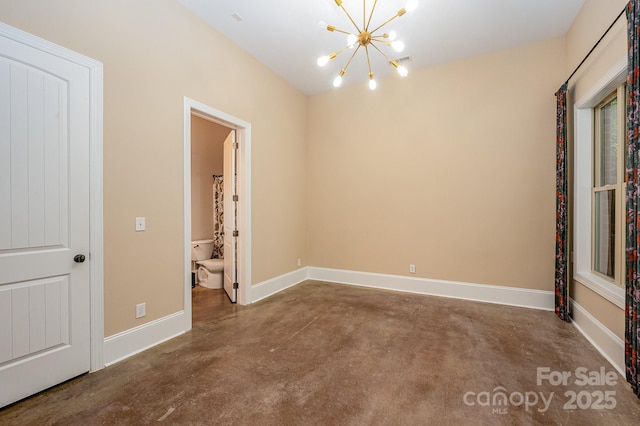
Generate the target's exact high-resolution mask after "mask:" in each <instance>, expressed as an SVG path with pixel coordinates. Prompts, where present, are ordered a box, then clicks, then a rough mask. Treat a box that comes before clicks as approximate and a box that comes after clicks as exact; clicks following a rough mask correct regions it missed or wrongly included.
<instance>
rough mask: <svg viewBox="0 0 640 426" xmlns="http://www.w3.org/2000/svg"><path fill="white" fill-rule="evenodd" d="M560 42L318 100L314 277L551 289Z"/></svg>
mask: <svg viewBox="0 0 640 426" xmlns="http://www.w3.org/2000/svg"><path fill="white" fill-rule="evenodd" d="M564 60H565V50H564V38H557V39H552V40H548V41H544V42H541V43H536V44H532V45H528V46H522V47H518V48H515V49H510V50H505V51H501V52H497V53H493V54H490V55H484V56H480V57H475V58H471V59H467V60H463V61H460V62H455V63H450V64H446V65H442V66H437V67H432V68H427V69H423V70H414V71H413V72H412V73H411V74H410V75H409V77H407V79H405V80H400V79H399V78H395V76H394V77H391V78H387V79H385V80H382V81H380V82H379V85H378V89H377V90H376V92H375V93H372V92H370V91H369V90H368V89H366V87H363V86H361V85H358V86H352V87H345V88H343V89H341V90H339V91H332V92H329V93H325V94H321V95H317V96H313V97H312V98H311V100H310V105H309V113H308V117H309V131H308V138H309V150H308V155H307V161H308V165H309V166H308V167H309V177H308V185H309V186H308V188H309V189H308V201H307V202H308V208H309V253H310V256H311V259H310V263H311V264H312V265H315V266H321V267H328V268H338V269H349V270H357V271H367V272H378V273H386V274H399V275H409V274H408V272H409V264H415V265H416V275H415V276H417V277H424V278H431V279H441V280H452V281H462V282H469V283H481V284H493V285H501V286H512V287H522V288H531V289H541V290H551V289H552V288H553V267H554V262H553V258H554V254H553V250H554V244H555V243H554V235H555V234H554V232H555V227H554V226H555V225H554V220H555V213H554V212H555V198H554V193H555V172H554V170H555V169H554V167H555V142H554V141H555V124H554V123H555V97H554V96H553V94H554V92H555V90H556V89H557V88H558V86H559V85H560V82H561V81H562V79H563V77H564V70H565V63H564Z"/></svg>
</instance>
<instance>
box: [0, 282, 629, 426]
mask: <svg viewBox="0 0 640 426" xmlns="http://www.w3.org/2000/svg"><path fill="white" fill-rule="evenodd" d="M544 367H547V368H548V372H549V376H545V377H551V378H555V377H556V376H559V375H560V374H561V372H569V373H570V374H571V375H570V376H569V377H567V380H566V384H563V383H556V384H555V385H554V384H552V383H550V381H549V380H547V379H543V380H542V382H541V383H540V384H538V383H537V372H538V368H544ZM578 368H584V372H585V373H586V375H587V376H588V377H590V378H591V380H592V383H591V384H586V385H581V382H582V377H581V375H580V374H579V373H581V372H582V371H583V370H578V375H576V369H578ZM601 369H603V370H604V373H605V376H606V372H613V371H615V370H614V369H613V368H612V367H611V366H610V365H609V363H608V362H607V361H606V360H605V359H604V358H603V357H602V356H601V355H600V354H599V353H598V352H597V351H596V350H595V349H593V347H592V346H591V345H590V344H589V343H588V342H587V341H586V340H585V338H584V337H583V336H582V335H580V334H579V333H578V332H577V331H576V329H575V328H574V327H573V326H572V325H570V324H567V323H564V322H562V321H560V320H558V319H557V318H556V317H555V316H554V314H553V313H551V312H541V311H535V310H530V309H522V308H512V307H506V306H499V305H490V304H482V303H475V302H468V301H459V300H451V299H443V298H435V297H428V296H421V295H412V294H405V293H396V292H390V291H381V290H372V289H366V288H359V287H352V286H344V285H336V284H328V283H320V282H313V281H309V282H306V283H303V284H300V285H298V286H295V287H293V288H291V289H288V290H286V291H284V292H282V293H279V294H277V295H275V296H273V297H271V298H269V299H267V300H264V301H262V302H259V303H257V304H255V305H253V306H249V307H242V306H236V305H231V304H230V303H228V301H227V299H226V296H225V295H224V294H223V293H222V292H221V291H220V290H205V289H201V288H198V289H196V290H194V327H193V330H192V331H191V332H189V333H187V334H184V335H182V336H180V337H177V338H175V339H172V340H171V341H169V342H166V343H164V344H161V345H159V346H156V347H154V348H152V349H150V350H148V351H146V352H144V353H141V354H139V355H136V356H134V357H131V358H129V359H127V360H125V361H122V362H120V363H118V364H116V365H113V366H111V367H108V368H105V369H103V370H101V371H98V372H96V373H93V374H87V375H84V376H81V377H79V378H76V379H74V380H71V381H69V382H66V383H63V384H61V385H59V386H56V387H54V388H52V389H50V390H47V391H45V392H42V393H40V394H38V395H35V396H33V397H31V398H28V399H26V400H23V401H21V402H19V403H16V404H14V405H12V406H9V407H7V408H5V409H3V410H0V424H2V425H42V424H62V425H88V424H91V425H103V424H104V425H106V424H108V425H118V424H121V425H131V424H135V425H137V424H147V423H156V422H158V421H160V422H164V423H169V424H247V425H258V424H259V425H276V424H278V425H300V424H304V425H308V424H319V425H327V424H329V425H337V424H344V425H365V424H389V425H411V424H420V425H431V424H433V425H485V424H486V425H502V424H505V425H514V424H517V425H535V424H544V425H547V424H553V425H638V424H640V401H639V400H638V399H637V398H636V397H635V396H634V395H633V393H632V392H631V390H630V388H629V386H628V385H627V384H626V382H625V380H624V378H623V377H622V376H620V375H618V374H617V373H616V374H614V373H610V377H609V378H608V380H609V382H608V383H598V382H597V380H599V378H600V376H601ZM614 381H615V383H612V382H614ZM2 385H5V384H2ZM501 395H506V400H503V399H501V398H500V396H501ZM574 395H575V397H576V398H575V401H574V400H573V399H574V398H573V396H574ZM494 396H495V397H496V398H494ZM542 398H544V400H543V399H542ZM524 401H528V403H527V402H524ZM545 401H546V402H545ZM501 403H504V404H502V405H501ZM572 404H573V405H575V409H571V405H572ZM598 406H602V407H603V408H600V409H597V407H598Z"/></svg>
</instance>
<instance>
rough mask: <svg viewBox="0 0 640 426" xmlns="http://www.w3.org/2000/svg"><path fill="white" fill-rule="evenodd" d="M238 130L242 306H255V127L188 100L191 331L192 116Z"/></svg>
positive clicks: (186, 255)
mask: <svg viewBox="0 0 640 426" xmlns="http://www.w3.org/2000/svg"><path fill="white" fill-rule="evenodd" d="M192 114H193V115H197V116H199V117H201V118H204V119H206V120H209V121H212V122H214V123H217V124H220V125H222V126H225V127H228V128H230V129H234V130H236V138H237V142H238V169H237V174H238V197H239V200H240V202H239V203H238V230H239V231H240V233H239V236H238V259H237V262H238V283H239V286H238V303H239V304H241V305H248V304H250V303H251V124H250V123H248V122H246V121H243V120H240V119H239V118H236V117H234V116H232V115H229V114H227V113H225V112H222V111H218V110H217V109H214V108H211V107H210V106H207V105H205V104H203V103H200V102H198V101H195V100H193V99H190V98H188V97H186V96H185V97H184V109H183V120H184V154H183V155H184V312H185V321H186V324H185V331H186V330H191V115H192Z"/></svg>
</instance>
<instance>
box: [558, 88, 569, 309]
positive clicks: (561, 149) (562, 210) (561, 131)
mask: <svg viewBox="0 0 640 426" xmlns="http://www.w3.org/2000/svg"><path fill="white" fill-rule="evenodd" d="M556 100H557V114H556V277H555V300H556V302H555V312H556V315H558V317H559V318H560V319H561V320H563V321H571V317H569V291H568V290H569V282H568V256H567V227H568V215H567V195H568V181H567V83H565V84H563V85H562V87H560V89H559V90H558V92H557V93H556Z"/></svg>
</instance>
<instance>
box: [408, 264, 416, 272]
mask: <svg viewBox="0 0 640 426" xmlns="http://www.w3.org/2000/svg"><path fill="white" fill-rule="evenodd" d="M409 273H410V274H415V273H416V265H409Z"/></svg>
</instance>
